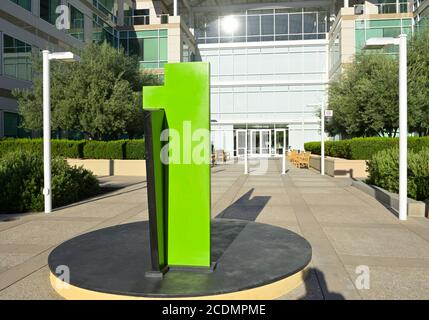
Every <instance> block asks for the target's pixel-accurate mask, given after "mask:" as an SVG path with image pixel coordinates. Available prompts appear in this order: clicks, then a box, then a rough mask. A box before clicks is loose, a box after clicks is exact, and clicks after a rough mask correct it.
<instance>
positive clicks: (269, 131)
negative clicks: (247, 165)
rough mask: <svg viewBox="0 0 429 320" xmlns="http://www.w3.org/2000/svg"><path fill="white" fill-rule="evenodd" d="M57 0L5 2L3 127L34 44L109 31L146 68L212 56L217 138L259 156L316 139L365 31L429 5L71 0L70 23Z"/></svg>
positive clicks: (391, 24)
mask: <svg viewBox="0 0 429 320" xmlns="http://www.w3.org/2000/svg"><path fill="white" fill-rule="evenodd" d="M45 2H48V3H51V5H48V6H46V5H45ZM53 2H61V1H60V0H58V1H57V0H55V1H54V0H51V1H44V0H13V1H12V0H5V1H2V3H1V4H0V13H1V15H0V32H1V33H2V37H1V39H2V41H3V42H2V53H3V55H2V73H1V75H0V77H1V80H2V84H1V85H0V87H1V88H2V89H0V90H2V91H1V94H0V110H1V111H0V114H2V115H1V117H2V118H1V120H0V122H1V123H2V124H3V125H2V128H3V129H1V128H0V136H1V135H4V136H11V135H13V134H16V133H17V132H13V130H11V129H9V128H12V126H11V125H10V124H8V123H7V121H10V120H7V119H9V118H10V117H11V116H10V114H11V113H14V114H15V115H16V102H15V101H14V100H13V99H10V97H8V96H7V95H8V90H10V89H11V88H13V87H25V86H30V85H31V82H29V80H30V79H29V77H30V74H31V72H30V71H29V70H30V69H29V68H31V66H29V65H28V60H25V59H23V58H22V56H25V57H28V53H27V52H28V51H29V50H32V48H33V47H36V48H39V49H42V48H46V47H48V48H51V49H52V50H57V49H58V50H59V49H65V48H73V47H76V48H80V47H82V46H83V45H84V44H85V43H86V42H88V41H104V40H106V41H108V42H109V43H111V44H112V45H113V46H115V47H123V48H124V49H125V51H126V52H127V53H128V54H130V55H137V56H138V57H139V61H140V65H141V68H142V70H144V72H153V73H158V74H162V72H163V65H164V64H165V63H167V62H179V61H207V62H210V65H211V129H212V143H213V145H214V148H215V149H222V150H225V151H227V152H230V154H231V155H234V156H239V155H242V154H244V152H245V150H246V149H247V150H248V153H249V155H250V156H255V157H269V156H275V155H281V154H282V153H283V151H284V148H285V147H286V146H290V147H291V148H295V149H302V148H303V145H304V143H305V142H306V141H314V140H319V139H320V134H321V133H320V115H319V110H320V106H321V104H323V103H325V102H326V98H327V97H326V90H327V87H328V84H329V81H333V80H334V79H336V78H337V77H338V75H339V74H341V72H342V71H343V70H344V68H345V67H346V66H347V64H349V63H351V62H352V59H353V56H354V55H355V54H356V53H359V52H360V51H361V50H362V47H363V44H364V42H365V40H366V39H368V38H370V37H375V36H376V37H391V36H397V35H398V34H400V33H403V32H405V33H407V34H409V35H411V34H412V33H413V31H414V30H415V29H416V26H419V25H423V23H424V21H425V20H426V19H427V16H428V15H429V13H428V12H429V9H428V2H429V1H428V0H424V1H422V0H414V1H402V0H401V1H395V0H386V1H383V0H376V1H352V0H348V1H347V0H345V1H339V0H315V1H313V0H311V1H277V2H272V1H258V2H251V1H235V0H162V1H147V0H136V1H131V0H103V1H102V0H98V1H97V0H93V1H88V0H86V1H77V0H76V1H72V0H67V1H65V0H64V1H62V3H66V4H67V5H69V6H72V7H73V8H75V9H74V10H71V13H70V14H71V21H72V23H71V29H70V30H66V31H64V30H62V31H60V30H57V29H56V28H55V26H54V25H52V24H50V23H49V22H48V21H47V20H50V19H51V20H53V18H52V17H55V14H53V13H52V12H53V11H52V10H53V8H54V6H55V4H56V3H53ZM42 3H43V4H44V5H43V6H42ZM52 3H53V4H52ZM12 9H13V10H15V11H13V10H12ZM11 10H12V11H11ZM11 12H16V14H15V15H14V16H15V17H19V19H18V18H17V19H18V20H23V19H24V18H26V19H27V20H26V23H27V24H28V25H29V28H21V27H20V25H21V24H20V23H18V22H16V23H15V25H14V23H13V17H11V16H9V17H5V15H7V14H9V15H10V14H11ZM50 17H51V18H50ZM73 21H74V22H73ZM79 21H82V23H80V22H79ZM3 25H5V27H4V26H3ZM18 25H19V26H18ZM45 34H46V36H45V37H44V36H43V35H45ZM10 37H12V38H13V39H16V41H15V40H13V41H15V42H13V41H12V40H11V39H10ZM5 39H6V40H5ZM51 40H52V41H51ZM17 41H18V42H17ZM22 43H24V45H23V44H22ZM5 44H6V47H5ZM18 47H19V49H18ZM5 48H7V50H6V51H7V52H5V51H4V50H5ZM14 50H15V51H19V52H20V53H14V54H15V59H18V60H19V63H17V65H19V66H15V67H13V66H10V65H11V64H14V63H12V62H13V61H14V60H13V59H12V58H8V55H10V54H12V52H14ZM21 52H22V53H21ZM21 58H22V59H23V60H21ZM5 60H6V61H5ZM11 61H12V62H11ZM24 61H26V63H24ZM3 79H5V81H6V82H3ZM3 83H5V84H3ZM6 118H7V119H6ZM5 119H6V120H7V121H6V120H5ZM15 122H16V121H15ZM16 130H18V129H16Z"/></svg>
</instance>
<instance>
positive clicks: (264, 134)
mask: <svg viewBox="0 0 429 320" xmlns="http://www.w3.org/2000/svg"><path fill="white" fill-rule="evenodd" d="M260 135H261V139H260V140H261V146H260V155H261V156H264V157H268V156H269V155H270V154H271V152H270V151H271V130H269V129H267V130H260Z"/></svg>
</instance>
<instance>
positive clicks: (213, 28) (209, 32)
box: [206, 17, 219, 37]
mask: <svg viewBox="0 0 429 320" xmlns="http://www.w3.org/2000/svg"><path fill="white" fill-rule="evenodd" d="M218 27H219V23H218V19H217V18H215V17H213V18H212V20H211V21H209V22H207V24H206V36H207V37H218V36H219V29H218Z"/></svg>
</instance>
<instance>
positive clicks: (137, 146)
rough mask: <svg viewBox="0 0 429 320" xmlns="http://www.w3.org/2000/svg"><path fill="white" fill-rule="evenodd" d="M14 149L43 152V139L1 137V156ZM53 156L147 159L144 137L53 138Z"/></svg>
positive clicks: (40, 153)
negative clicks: (130, 138)
mask: <svg viewBox="0 0 429 320" xmlns="http://www.w3.org/2000/svg"><path fill="white" fill-rule="evenodd" d="M14 151H28V152H35V153H38V154H39V155H42V154H43V140H42V139H12V138H7V139H0V158H1V157H3V156H5V155H6V154H8V153H10V152H14ZM51 151H52V156H53V157H57V156H61V157H64V158H80V159H142V160H143V159H145V158H146V154H145V143H144V140H143V139H135V140H113V141H96V140H66V139H53V140H52V142H51Z"/></svg>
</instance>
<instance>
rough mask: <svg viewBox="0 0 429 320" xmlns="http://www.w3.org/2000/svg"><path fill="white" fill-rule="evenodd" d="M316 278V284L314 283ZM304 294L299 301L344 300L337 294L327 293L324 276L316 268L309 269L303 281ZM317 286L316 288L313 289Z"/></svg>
mask: <svg viewBox="0 0 429 320" xmlns="http://www.w3.org/2000/svg"><path fill="white" fill-rule="evenodd" d="M314 278H316V281H317V283H314ZM304 285H305V292H306V294H305V295H304V296H303V297H300V298H299V300H345V299H346V298H345V297H344V296H343V295H342V294H341V293H338V292H333V291H329V288H328V284H327V283H326V280H325V275H324V274H323V272H322V271H321V270H320V269H318V268H309V270H308V273H307V278H306V279H305V280H304ZM315 286H318V288H315Z"/></svg>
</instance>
